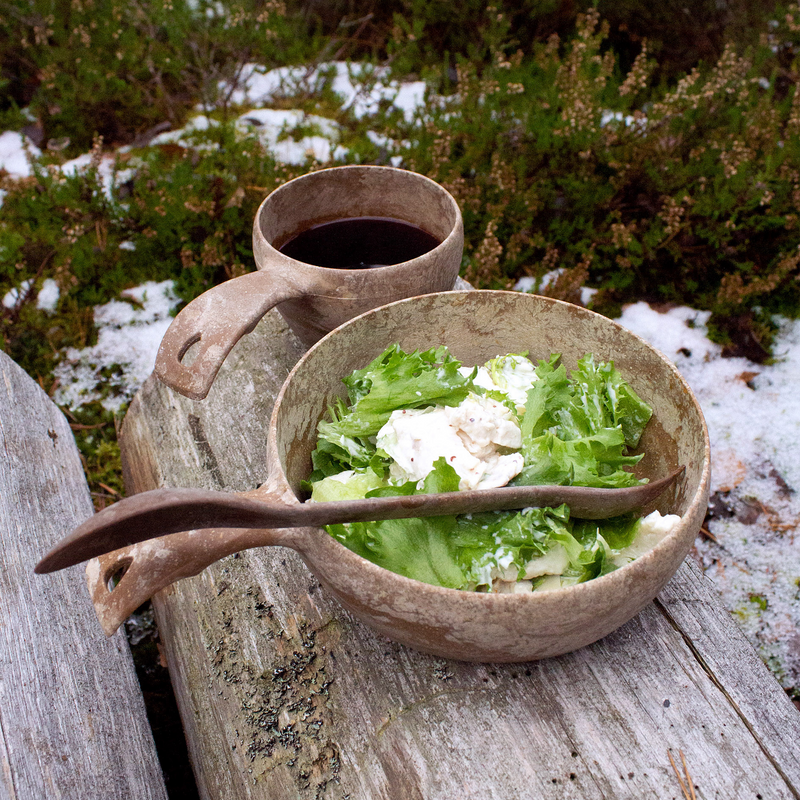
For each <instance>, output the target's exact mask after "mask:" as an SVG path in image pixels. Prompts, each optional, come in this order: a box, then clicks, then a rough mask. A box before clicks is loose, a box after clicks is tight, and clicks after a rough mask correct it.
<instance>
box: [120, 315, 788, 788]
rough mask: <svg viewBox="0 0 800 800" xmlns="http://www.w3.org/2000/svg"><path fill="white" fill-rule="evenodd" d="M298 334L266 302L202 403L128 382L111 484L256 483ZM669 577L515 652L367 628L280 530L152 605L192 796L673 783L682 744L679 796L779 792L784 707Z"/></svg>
mask: <svg viewBox="0 0 800 800" xmlns="http://www.w3.org/2000/svg"><path fill="white" fill-rule="evenodd" d="M299 352H300V349H299V345H298V344H297V343H296V342H293V341H292V337H291V335H290V334H289V333H288V332H287V330H286V328H285V326H284V325H283V323H282V320H281V319H280V317H279V316H278V315H277V314H275V313H271V314H269V315H267V317H265V319H264V320H263V321H262V323H261V324H260V325H259V327H258V328H257V329H256V331H255V332H254V333H253V334H251V335H250V336H249V337H246V338H245V339H244V340H242V342H241V343H240V344H239V345H237V348H236V350H235V351H234V352H233V353H232V356H231V357H229V362H228V363H227V364H226V365H225V367H224V368H223V371H222V372H221V373H220V375H219V377H218V378H217V383H216V385H215V387H214V389H213V390H212V393H211V394H210V395H209V397H208V398H207V399H206V400H205V401H202V402H194V401H190V400H186V399H185V398H181V397H179V396H177V395H175V394H174V393H172V392H171V391H170V390H168V389H166V388H165V387H163V386H161V385H160V384H159V383H157V382H156V381H154V380H151V381H150V382H148V384H146V386H145V387H144V388H143V390H142V391H141V392H140V394H139V395H138V397H137V398H136V401H135V402H134V404H133V405H132V407H131V410H130V411H129V413H128V416H127V418H126V420H125V423H124V427H123V437H122V444H123V454H124V461H125V471H126V483H127V485H128V489H129V491H143V490H145V489H150V488H155V487H156V486H162V485H172V486H202V487H206V488H228V489H233V490H237V491H241V490H244V489H248V488H252V487H253V486H255V485H257V484H259V483H261V482H263V481H264V480H265V478H266V474H265V470H266V465H265V452H264V451H265V448H264V441H265V437H266V430H267V421H268V418H269V411H270V408H271V405H272V402H273V400H274V396H275V393H276V392H277V389H278V387H279V385H280V383H281V381H282V380H283V377H284V376H285V375H286V374H287V373H288V370H289V368H290V367H291V365H292V363H294V360H295V358H296V357H297V356H298V354H299ZM678 582H679V583H678V585H679V589H673V588H670V589H668V590H667V592H666V593H665V594H664V595H663V596H662V599H661V600H660V601H659V603H654V604H651V605H650V606H649V607H648V608H646V609H645V610H644V611H643V612H642V613H641V614H640V615H639V616H638V617H636V618H635V619H634V620H632V621H631V622H629V623H628V624H627V625H625V626H624V627H623V628H621V629H620V630H618V631H617V632H615V633H614V634H612V635H611V636H608V637H606V638H605V639H604V640H602V641H601V642H598V643H596V644H595V645H593V646H590V647H587V648H584V649H583V650H580V651H578V652H576V653H572V654H569V655H566V656H562V657H560V658H556V659H550V660H546V661H541V662H535V663H529V664H517V665H476V664H466V663H460V662H453V661H444V660H442V659H437V658H434V657H431V656H426V655H422V654H420V653H417V652H415V651H413V650H410V649H408V648H405V647H403V646H400V645H398V644H395V643H394V642H391V641H389V640H387V639H385V638H383V637H380V636H378V635H376V634H373V633H372V632H371V631H369V630H368V629H366V628H365V627H364V626H362V625H361V624H360V623H359V622H358V621H356V620H355V619H354V618H352V617H351V616H349V615H348V614H347V613H346V612H345V611H343V610H342V609H341V607H339V606H338V604H337V603H336V602H335V601H333V600H332V599H331V598H329V597H327V596H326V594H325V592H324V590H322V589H321V587H320V586H319V584H318V582H317V581H316V579H315V578H314V577H313V576H312V575H311V574H310V573H309V571H308V570H307V569H306V567H305V565H304V564H303V563H302V561H301V560H300V558H299V557H297V556H296V555H295V554H294V553H293V552H292V551H290V550H286V549H284V548H277V547H276V548H262V549H259V550H249V551H246V552H244V553H241V554H237V555H236V556H232V557H229V558H227V559H224V560H223V561H221V562H219V563H217V564H215V565H214V566H212V567H211V568H209V569H208V570H206V571H205V572H203V573H202V574H201V575H198V576H196V577H195V578H191V579H187V580H184V581H180V582H179V583H177V584H174V585H173V586H172V587H170V588H169V589H167V590H165V591H164V592H162V593H160V594H159V595H158V596H157V597H156V598H155V600H154V606H155V610H156V615H157V619H158V624H159V629H160V632H161V636H162V640H163V641H164V643H165V645H166V652H167V659H168V662H169V666H170V670H171V674H172V678H173V683H174V686H175V690H176V695H177V698H178V704H179V707H180V710H181V714H182V718H183V721H184V726H185V728H186V732H187V738H188V741H189V749H190V755H191V758H192V761H193V764H194V768H195V774H196V777H197V781H198V784H199V788H200V793H201V796H202V797H204V798H225V800H233V799H234V798H270V800H278V799H279V798H312V797H314V798H320V797H322V798H346V797H349V798H353V799H355V798H397V797H402V798H426V800H435V798H442V800H445V798H446V799H447V800H449V799H450V798H453V797H467V798H479V799H480V800H490V799H491V798H504V799H505V798H509V797H514V796H520V797H524V798H527V797H531V798H532V797H536V798H614V799H615V800H618V799H619V798H637V799H638V798H642V797H648V798H649V797H656V798H675V797H682V796H683V795H682V792H681V789H680V785H679V783H678V779H677V777H676V775H675V772H674V770H673V768H672V766H671V763H670V754H672V755H673V758H674V760H675V761H676V763H677V764H679V765H680V763H681V759H680V755H679V753H681V752H682V753H683V754H684V755H685V758H686V761H687V765H688V768H689V770H690V772H691V774H692V777H693V779H694V783H695V784H696V785H697V787H698V789H697V796H698V797H705V798H710V797H725V798H745V797H746V798H758V797H763V798H797V797H799V796H800V783H798V781H797V777H796V776H797V753H796V752H794V751H793V750H792V743H794V742H796V741H797V733H798V715H797V712H796V711H795V710H794V708H793V707H792V706H791V704H790V703H789V701H788V699H787V698H786V697H785V695H784V694H783V692H782V691H781V689H780V687H779V686H778V684H777V682H775V681H774V679H773V678H772V677H771V676H770V675H769V674H768V673H767V672H766V670H765V669H764V668H763V665H760V663H759V662H758V660H757V659H756V658H755V656H754V654H753V653H752V651H749V654H748V657H747V658H742V657H741V654H742V649H743V645H742V642H743V641H744V640H743V638H742V637H741V635H740V634H739V633H738V632H737V631H736V629H735V627H734V623H733V622H732V620H731V619H730V618H729V617H727V616H726V615H725V614H724V612H720V611H719V608H720V607H719V605H718V602H717V601H716V599H715V598H714V597H713V594H711V593H709V591H708V588H707V587H706V586H705V579H704V578H702V576H701V575H700V574H699V572H698V571H697V570H693V569H691V568H686V567H684V568H683V569H682V571H681V573H680V576H679V577H678ZM671 586H672V584H671ZM695 604H709V605H711V606H713V615H714V616H715V619H716V622H715V625H714V627H713V628H709V629H708V630H704V631H702V633H699V632H698V631H697V629H696V628H697V624H698V623H697V622H695V624H694V627H692V623H691V621H690V620H692V619H693V617H692V614H691V610H692V608H693V607H694V605H695ZM714 604H716V605H714ZM706 616H707V615H706ZM698 619H699V624H700V625H703V624H704V619H705V617H704V616H702V615H701V616H700V617H699V618H698ZM682 626H683V627H682ZM684 628H685V630H684ZM731 641H733V642H735V645H736V646H735V648H734V650H733V651H731V650H730V649H729V648H730V644H729V643H730V642H731ZM744 645H746V642H744ZM726 653H732V655H733V657H732V658H727V657H726ZM715 664H719V665H721V666H720V668H719V672H718V673H715V672H714V665H715ZM745 686H755V687H758V690H759V699H758V700H754V701H753V702H751V703H749V704H748V703H746V702H743V701H742V698H741V697H740V696H739V695H740V694H741V692H740V690H739V687H745ZM765 708H766V709H767V711H768V713H767V716H768V717H769V721H768V723H763V722H759V718H760V716H761V715H762V713H763V712H764V709H765ZM790 711H791V714H794V716H792V715H791V714H790V713H789V712H790ZM781 740H783V741H781Z"/></svg>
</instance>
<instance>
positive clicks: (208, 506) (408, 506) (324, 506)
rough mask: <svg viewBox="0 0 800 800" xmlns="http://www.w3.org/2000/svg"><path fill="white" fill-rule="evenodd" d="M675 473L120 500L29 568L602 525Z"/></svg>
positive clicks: (192, 492)
mask: <svg viewBox="0 0 800 800" xmlns="http://www.w3.org/2000/svg"><path fill="white" fill-rule="evenodd" d="M683 472H684V468H683V467H681V468H680V469H678V470H676V471H675V472H673V473H672V474H671V475H668V476H666V477H664V478H661V479H659V480H657V481H653V482H652V483H646V484H641V485H639V486H629V487H627V488H624V489H596V488H591V487H585V486H508V487H502V488H499V489H477V490H473V491H464V492H449V493H446V494H422V495H413V496H409V497H372V498H368V499H366V500H342V501H336V502H329V503H298V502H297V501H296V500H295V502H286V500H284V499H283V498H282V496H281V494H280V493H279V491H278V490H275V489H271V488H270V487H268V486H262V487H261V488H259V489H257V490H256V491H254V492H247V493H226V492H214V491H208V490H203V489H154V490H153V491H150V492H142V493H141V494H137V495H134V496H133V497H127V498H125V499H124V500H121V501H120V502H118V503H114V505H111V506H108V507H107V508H105V509H103V510H102V511H101V512H99V513H98V514H95V515H94V516H93V517H90V518H89V519H88V520H87V521H86V522H84V523H83V524H82V525H80V526H79V527H78V528H76V529H75V530H74V531H73V532H72V533H71V534H70V535H69V536H67V537H66V538H64V539H62V540H61V541H60V542H59V543H58V544H57V545H56V546H55V547H54V548H52V550H50V552H49V553H48V554H47V555H46V556H45V557H44V558H42V560H41V561H40V562H39V563H38V564H37V565H36V568H35V571H36V572H38V573H40V574H43V573H47V572H55V571H56V570H60V569H65V568H66V567H71V566H73V565H74V564H79V563H80V562H81V561H88V560H89V559H90V558H95V557H97V556H100V555H103V554H105V553H110V552H112V551H113V550H118V549H120V548H122V547H128V546H130V545H132V544H138V543H139V542H144V541H147V540H148V539H156V538H159V537H161V536H165V535H167V534H170V533H180V532H181V531H192V530H200V529H203V528H218V527H226V528H302V527H322V526H323V525H333V524H336V523H341V522H370V521H373V520H380V519H408V518H409V517H440V516H444V515H448V514H470V513H478V512H481V511H498V510H500V509H508V508H525V507H528V506H540V507H541V506H550V507H554V506H559V505H561V504H562V503H567V504H568V505H569V507H570V511H571V513H572V515H573V516H575V517H581V518H583V519H608V518H609V517H617V516H620V515H621V514H626V513H628V512H629V511H634V510H635V509H637V508H641V507H642V506H645V505H647V504H648V503H651V502H652V501H653V500H656V499H657V498H658V496H659V495H660V494H661V493H662V492H663V491H664V490H665V489H667V487H668V486H670V485H671V484H672V483H673V482H674V481H675V480H677V478H678V477H680V476H681V475H682V474H683ZM271 538H272V537H270V536H267V537H266V538H265V541H263V542H262V541H258V540H257V539H256V540H255V543H254V544H251V545H250V547H258V546H261V545H268V544H271V541H270V539H271ZM238 549H241V548H238V547H237V550H238ZM232 552H236V551H232ZM228 554H229V553H227V552H226V553H224V554H223V555H228ZM221 557H222V556H218V558H221ZM214 560H215V561H216V560H217V559H216V558H215V559H214Z"/></svg>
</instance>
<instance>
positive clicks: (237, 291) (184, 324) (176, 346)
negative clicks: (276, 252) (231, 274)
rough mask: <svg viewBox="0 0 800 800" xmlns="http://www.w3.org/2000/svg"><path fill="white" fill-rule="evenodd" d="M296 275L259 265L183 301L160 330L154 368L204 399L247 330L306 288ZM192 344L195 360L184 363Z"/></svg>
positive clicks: (165, 380) (174, 384) (186, 392)
mask: <svg viewBox="0 0 800 800" xmlns="http://www.w3.org/2000/svg"><path fill="white" fill-rule="evenodd" d="M303 284H304V282H303V281H302V279H299V276H294V277H293V279H289V278H288V277H286V276H281V275H276V274H275V272H272V271H263V270H257V271H256V272H248V273H247V274H246V275H240V276H239V277H238V278H232V279H231V280H229V281H225V282H224V283H221V284H219V285H218V286H214V287H212V288H211V289H209V290H208V291H206V292H203V294H201V295H200V296H199V297H196V298H195V299H194V300H192V301H191V302H190V303H189V304H188V305H187V306H185V307H184V308H183V309H182V310H181V311H180V312H179V313H178V314H177V316H176V317H175V319H174V320H173V321H172V324H171V325H170V326H169V328H168V329H167V332H166V333H165V334H164V338H163V339H162V340H161V345H160V346H159V348H158V355H157V356H156V364H155V373H156V375H157V376H158V377H159V379H160V380H161V381H162V382H163V383H165V384H166V385H167V386H169V387H170V388H172V389H174V390H175V391H176V392H179V393H180V394H182V395H184V396H185V397H189V398H191V399H192V400H202V399H203V398H204V397H205V396H206V395H207V394H208V392H209V389H210V388H211V384H212V383H213V382H214V378H215V377H216V376H217V373H218V372H219V369H220V367H221V366H222V362H223V361H225V359H226V357H227V355H228V353H230V351H231V350H232V349H233V346H234V345H235V344H236V343H237V342H238V341H239V339H241V338H242V336H244V335H245V334H248V333H250V332H251V331H252V330H253V328H255V326H256V325H257V324H258V322H259V320H260V319H261V317H263V316H264V314H266V313H267V311H269V310H270V309H271V308H272V307H273V306H276V305H277V304H278V303H281V302H283V301H284V300H288V299H290V298H295V297H300V296H302V295H303V294H305V293H306V291H307V290H308V287H307V286H305V285H303ZM190 349H194V350H196V355H195V358H194V361H193V362H192V363H191V364H184V363H183V360H184V357H185V356H186V355H187V353H188V352H189V350H190Z"/></svg>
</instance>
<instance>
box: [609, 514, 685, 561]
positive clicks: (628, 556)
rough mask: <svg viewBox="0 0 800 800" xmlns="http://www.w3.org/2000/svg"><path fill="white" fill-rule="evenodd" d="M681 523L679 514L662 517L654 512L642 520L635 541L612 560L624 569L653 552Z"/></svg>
mask: <svg viewBox="0 0 800 800" xmlns="http://www.w3.org/2000/svg"><path fill="white" fill-rule="evenodd" d="M680 521H681V518H680V517H679V516H678V515H677V514H665V515H664V516H662V515H661V513H660V512H659V511H654V512H653V513H652V514H648V515H647V516H646V517H644V519H642V521H641V523H640V524H639V530H638V531H636V536H635V537H634V539H633V541H632V542H631V543H630V544H629V545H628V546H627V547H623V548H622V549H621V550H620V551H619V553H618V554H617V555H615V556H614V557H613V559H612V561H613V562H614V564H616V566H618V567H624V566H625V564H629V563H630V562H631V561H633V560H634V559H635V558H639V556H641V555H643V554H644V553H647V552H648V551H649V550H652V549H653V548H654V547H655V546H656V545H657V544H658V543H659V542H660V541H661V540H662V539H663V538H664V537H665V536H667V535H668V534H669V533H670V532H671V531H672V530H673V528H675V526H676V525H677V524H678V523H679V522H680Z"/></svg>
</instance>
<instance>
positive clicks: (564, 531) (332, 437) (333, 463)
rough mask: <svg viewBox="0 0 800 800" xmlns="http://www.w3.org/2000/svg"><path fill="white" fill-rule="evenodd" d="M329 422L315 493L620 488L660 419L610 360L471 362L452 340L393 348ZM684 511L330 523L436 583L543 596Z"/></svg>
mask: <svg viewBox="0 0 800 800" xmlns="http://www.w3.org/2000/svg"><path fill="white" fill-rule="evenodd" d="M344 383H345V385H346V387H347V394H348V397H347V400H344V399H339V400H337V401H336V403H335V405H333V406H331V407H330V408H329V410H328V414H327V416H326V418H325V419H323V420H322V421H321V422H320V423H319V426H318V441H317V447H316V449H315V450H314V452H313V454H312V463H313V468H314V469H313V472H312V474H311V475H310V477H309V479H308V481H307V482H306V484H305V486H306V488H307V489H308V490H310V492H311V500H312V501H321V502H322V501H331V500H351V499H358V498H363V497H377V496H392V495H410V494H418V493H438V492H453V491H458V490H466V489H482V488H487V489H488V488H494V487H499V486H505V485H549V484H559V485H573V486H591V487H603V488H623V487H627V486H633V485H636V484H637V483H640V481H639V479H637V478H636V476H635V475H634V473H633V472H631V471H630V469H631V468H632V467H634V466H635V465H636V464H637V463H638V462H639V460H640V459H641V458H642V454H641V453H637V454H634V453H633V452H632V451H633V450H635V448H636V447H637V445H638V444H639V439H640V437H641V435H642V432H643V430H644V428H645V426H646V425H647V423H648V421H649V420H650V417H651V415H652V410H651V409H650V407H649V406H648V405H647V404H646V403H645V402H643V401H642V400H641V399H640V398H639V397H638V396H637V395H636V393H635V392H634V391H633V389H632V388H631V387H630V386H629V385H628V384H627V383H626V381H625V380H623V378H622V376H621V375H620V373H619V372H618V370H617V369H616V368H615V367H614V364H613V362H596V361H595V359H594V357H593V356H592V355H591V354H586V355H584V357H583V358H581V359H580V360H579V361H578V364H577V368H576V369H575V370H574V371H572V372H571V373H569V374H568V372H567V370H566V369H565V367H564V366H563V365H562V364H561V363H560V357H559V355H557V354H554V355H551V356H550V357H549V358H548V359H546V360H541V361H539V362H538V364H534V363H533V361H531V360H530V359H529V358H528V357H527V354H514V353H512V354H507V355H500V356H498V357H496V358H493V359H491V360H490V361H488V362H487V363H486V364H484V365H483V366H480V367H472V368H470V367H465V366H463V365H462V364H461V363H460V362H459V361H458V360H457V359H455V358H453V357H452V355H451V354H450V353H449V351H448V350H447V348H446V347H438V348H433V349H430V350H427V351H414V352H411V353H407V352H404V351H403V350H402V349H401V348H400V347H399V346H398V345H393V346H390V347H389V348H387V349H386V350H385V351H384V352H383V353H382V354H381V355H380V356H378V357H377V358H375V359H374V360H373V361H372V362H371V363H370V364H368V365H367V366H366V367H364V368H363V369H358V370H355V371H354V372H352V373H351V374H350V375H349V376H348V377H347V378H345V379H344ZM679 521H680V517H678V516H676V515H671V514H670V515H665V516H662V515H661V514H660V513H659V512H658V511H654V512H652V513H651V514H649V515H647V516H646V517H644V518H642V517H636V516H633V515H631V516H626V517H616V518H613V519H607V520H583V519H576V518H573V517H572V516H571V515H570V510H569V508H568V507H567V506H566V505H562V506H559V507H557V508H526V509H522V510H521V511H496V512H487V513H481V514H466V515H461V516H442V517H429V518H425V519H421V518H418V519H398V520H383V521H379V522H366V523H364V522H360V523H347V524H339V525H329V526H327V528H326V530H327V531H328V533H329V534H330V535H331V536H332V537H334V538H335V539H336V540H338V541H339V542H341V543H342V544H344V545H345V546H346V547H347V548H349V549H350V550H352V551H353V552H355V553H357V554H359V555H360V556H362V557H364V558H366V559H368V560H369V561H372V562H373V563H375V564H377V565H379V566H381V567H384V568H386V569H389V570H391V571H392V572H395V573H398V574H400V575H404V576H406V577H408V578H414V579H416V580H419V581H423V582H425V583H428V584H433V585H437V586H443V587H448V588H453V589H465V590H473V591H480V592H501V593H509V592H532V591H536V592H538V591H545V590H548V589H555V588H560V587H562V586H569V585H572V584H576V583H583V582H585V581H588V580H591V579H592V578H595V577H597V576H599V575H604V574H607V573H609V572H612V571H614V570H616V569H618V568H619V567H621V566H624V565H625V564H626V563H628V562H630V561H631V560H633V559H634V558H636V557H637V556H639V555H641V554H642V553H644V552H646V551H647V550H649V549H651V548H652V547H653V546H654V545H655V544H657V543H658V542H659V541H660V540H661V539H662V538H663V537H664V536H666V535H667V534H668V533H669V532H670V531H671V530H672V528H673V527H674V526H675V525H676V524H677V523H678V522H679Z"/></svg>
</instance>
